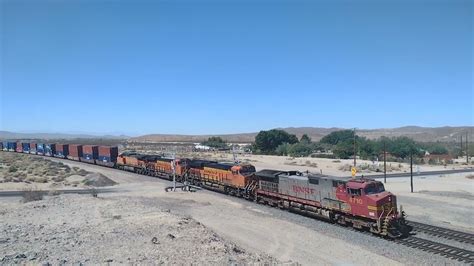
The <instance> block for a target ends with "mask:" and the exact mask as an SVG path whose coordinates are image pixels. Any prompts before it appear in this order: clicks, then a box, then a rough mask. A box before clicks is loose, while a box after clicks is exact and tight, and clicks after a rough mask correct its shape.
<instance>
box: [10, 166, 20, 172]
mask: <svg viewBox="0 0 474 266" xmlns="http://www.w3.org/2000/svg"><path fill="white" fill-rule="evenodd" d="M16 171H18V168H17V167H16V166H13V165H12V166H10V167H9V168H8V172H9V173H15V172H16Z"/></svg>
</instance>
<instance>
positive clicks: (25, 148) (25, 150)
mask: <svg viewBox="0 0 474 266" xmlns="http://www.w3.org/2000/svg"><path fill="white" fill-rule="evenodd" d="M21 147H22V151H23V153H30V143H28V142H22V143H21Z"/></svg>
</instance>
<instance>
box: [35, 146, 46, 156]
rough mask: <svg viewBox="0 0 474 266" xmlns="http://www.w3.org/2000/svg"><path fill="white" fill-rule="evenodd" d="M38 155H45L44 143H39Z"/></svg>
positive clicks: (37, 147)
mask: <svg viewBox="0 0 474 266" xmlns="http://www.w3.org/2000/svg"><path fill="white" fill-rule="evenodd" d="M36 153H37V154H41V155H44V144H43V143H38V144H37V145H36Z"/></svg>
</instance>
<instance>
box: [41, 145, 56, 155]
mask: <svg viewBox="0 0 474 266" xmlns="http://www.w3.org/2000/svg"><path fill="white" fill-rule="evenodd" d="M55 154H56V144H45V145H44V155H46V156H54V155H55Z"/></svg>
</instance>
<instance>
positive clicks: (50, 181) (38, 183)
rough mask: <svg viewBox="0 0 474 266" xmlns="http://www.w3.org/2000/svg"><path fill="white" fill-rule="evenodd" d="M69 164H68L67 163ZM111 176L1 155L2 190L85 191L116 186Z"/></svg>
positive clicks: (22, 156) (28, 157)
mask: <svg viewBox="0 0 474 266" xmlns="http://www.w3.org/2000/svg"><path fill="white" fill-rule="evenodd" d="M65 162H66V161H65ZM116 184H117V183H116V182H114V181H113V180H111V179H109V178H108V177H107V176H105V175H103V174H100V173H95V172H90V171H86V170H84V169H83V168H81V167H79V166H73V167H71V166H69V165H68V164H66V163H63V162H61V161H54V160H49V158H46V157H39V156H34V155H28V154H21V153H7V152H0V190H21V189H26V188H28V189H40V190H54V189H60V188H68V187H70V188H73V187H77V188H83V187H102V186H113V185H116Z"/></svg>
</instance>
